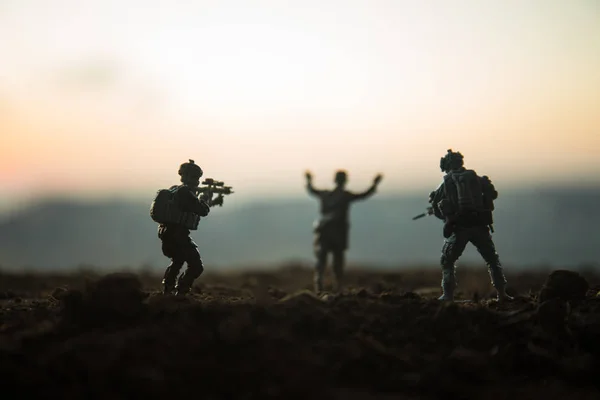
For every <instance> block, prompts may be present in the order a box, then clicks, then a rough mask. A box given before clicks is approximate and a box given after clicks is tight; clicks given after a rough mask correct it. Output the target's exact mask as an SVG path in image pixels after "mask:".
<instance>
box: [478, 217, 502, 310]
mask: <svg viewBox="0 0 600 400" xmlns="http://www.w3.org/2000/svg"><path fill="white" fill-rule="evenodd" d="M471 242H472V243H473V245H475V247H476V248H477V251H478V252H479V254H481V257H483V259H484V261H485V262H486V264H487V266H488V270H489V273H490V279H491V281H492V286H494V288H495V289H496V291H497V292H498V300H499V301H505V300H512V297H510V296H508V295H507V294H506V278H505V276H504V271H503V270H502V264H500V257H499V256H498V253H497V252H496V246H495V245H494V241H493V240H492V236H491V235H490V231H489V229H488V227H487V226H486V227H481V228H478V229H477V230H475V231H474V232H473V234H472V237H471Z"/></svg>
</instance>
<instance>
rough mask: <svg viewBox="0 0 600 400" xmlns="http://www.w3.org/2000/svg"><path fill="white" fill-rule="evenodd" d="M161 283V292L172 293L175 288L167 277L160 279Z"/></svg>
mask: <svg viewBox="0 0 600 400" xmlns="http://www.w3.org/2000/svg"><path fill="white" fill-rule="evenodd" d="M162 285H163V294H172V293H173V291H174V290H175V284H174V283H173V282H169V281H168V280H167V279H163V280H162Z"/></svg>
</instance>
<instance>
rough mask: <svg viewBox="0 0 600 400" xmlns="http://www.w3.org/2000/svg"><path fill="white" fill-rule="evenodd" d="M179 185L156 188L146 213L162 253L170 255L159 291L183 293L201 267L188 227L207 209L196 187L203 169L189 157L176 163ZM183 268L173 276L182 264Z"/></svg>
mask: <svg viewBox="0 0 600 400" xmlns="http://www.w3.org/2000/svg"><path fill="white" fill-rule="evenodd" d="M179 175H180V176H181V182H182V185H175V186H172V187H170V188H169V189H163V190H159V191H158V193H157V196H156V198H155V200H154V202H153V203H152V206H151V208H150V215H151V217H152V219H153V220H154V221H155V222H158V223H159V224H160V225H159V227H158V237H159V239H160V240H161V241H162V252H163V254H164V255H165V256H166V257H168V258H170V259H171V264H169V266H168V267H167V269H166V271H165V274H164V279H163V281H162V283H163V293H165V294H171V293H173V291H175V294H177V295H185V294H187V293H188V292H189V291H190V289H191V287H192V284H193V283H194V280H195V279H196V278H198V277H199V276H200V275H201V274H202V272H203V271H204V266H203V264H202V259H201V258H200V253H199V251H198V246H197V245H196V243H194V241H193V240H192V238H191V237H190V236H189V235H190V229H191V230H196V229H197V228H198V223H199V222H200V217H206V216H207V215H208V213H209V212H210V206H211V205H212V204H210V199H204V198H202V197H201V198H198V197H197V196H196V194H195V192H196V191H197V190H198V185H199V183H200V178H201V177H202V175H203V171H202V169H201V168H200V166H198V165H196V164H195V163H194V160H189V162H187V163H183V164H181V166H180V167H179ZM184 263H187V269H186V271H185V272H184V273H183V274H182V275H181V276H180V277H179V279H177V277H178V276H179V272H180V271H181V268H182V267H183V264H184Z"/></svg>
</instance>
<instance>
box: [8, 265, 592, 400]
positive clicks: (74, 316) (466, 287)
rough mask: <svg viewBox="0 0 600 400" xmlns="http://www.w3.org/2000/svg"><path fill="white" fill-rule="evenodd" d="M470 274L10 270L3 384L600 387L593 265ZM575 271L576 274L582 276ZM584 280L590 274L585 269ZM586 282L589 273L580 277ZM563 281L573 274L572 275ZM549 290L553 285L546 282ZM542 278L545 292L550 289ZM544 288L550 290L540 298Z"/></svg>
mask: <svg viewBox="0 0 600 400" xmlns="http://www.w3.org/2000/svg"><path fill="white" fill-rule="evenodd" d="M461 274H462V275H459V282H461V287H462V292H461V296H462V298H463V299H465V300H471V301H470V302H459V303H453V304H441V303H439V302H438V301H437V300H435V298H434V297H435V296H437V295H439V288H438V286H439V275H438V271H433V272H431V273H429V272H426V271H405V272H403V273H396V274H392V273H379V272H369V271H355V272H351V273H350V274H349V277H348V286H349V288H348V289H347V290H346V291H345V292H344V293H342V294H341V295H332V294H326V295H324V296H320V297H317V296H315V295H313V294H312V293H310V292H309V291H306V290H305V289H306V288H308V287H310V271H307V270H303V269H301V268H288V269H282V270H281V271H277V272H275V273H259V272H253V273H243V274H237V275H229V276H226V275H220V276H218V275H213V276H206V277H202V279H200V285H199V286H197V287H196V288H195V293H194V294H193V295H191V296H189V297H186V298H175V297H172V296H163V295H160V294H159V293H158V292H157V289H158V287H157V282H159V279H158V278H157V277H154V276H151V275H149V274H141V275H134V274H112V275H107V276H99V275H95V274H92V273H87V274H83V273H82V274H76V275H64V276H59V275H28V276H27V275H10V274H4V275H2V276H0V278H1V281H0V282H1V283H0V297H1V298H2V299H1V300H0V303H1V305H2V309H1V314H0V374H1V376H2V382H3V383H2V390H3V393H18V394H19V395H20V396H22V397H26V396H31V395H38V396H43V397H44V398H50V397H52V396H61V398H101V399H107V398H110V399H121V398H142V397H146V398H160V397H162V398H164V397H166V396H169V397H170V396H186V397H189V396H194V397H198V398H204V399H211V398H212V399H217V398H219V399H220V398H259V399H266V398H311V399H318V398H328V399H388V398H389V399H429V398H431V399H433V398H444V399H455V398H456V399H459V398H460V399H463V398H465V399H471V398H472V399H477V398H482V399H483V398H485V399H507V398H510V399H532V398H544V399H554V398H569V399H596V398H599V397H598V396H599V394H600V392H599V391H598V385H599V383H598V376H599V372H600V364H599V363H598V359H599V356H600V345H599V344H598V341H599V340H600V297H597V293H598V289H599V287H598V286H597V283H598V279H597V277H596V276H594V275H593V274H592V273H590V272H589V271H588V273H587V275H585V276H586V278H587V282H586V284H585V287H579V286H581V285H579V286H578V282H579V281H577V279H580V278H577V277H575V278H574V280H573V279H571V278H572V277H571V278H570V277H569V276H566V277H564V276H558V278H559V279H560V282H567V283H568V284H565V285H562V286H565V287H558V286H556V285H555V286H554V287H552V288H550V289H549V288H548V287H549V285H546V287H544V286H543V285H544V281H545V280H546V278H547V271H546V272H542V273H537V274H536V273H530V274H523V275H520V276H516V275H515V276H509V279H510V281H511V282H515V284H514V285H513V286H512V291H513V294H517V295H518V297H517V298H516V299H515V301H514V302H512V303H511V304H508V305H498V304H497V303H496V302H495V301H493V300H491V299H490V298H489V294H490V288H489V283H488V281H487V277H486V275H485V271H480V270H474V271H471V270H465V271H462V272H461ZM570 279H571V280H570ZM581 281H582V282H585V281H583V280H581ZM573 282H574V283H573ZM559 286H560V285H559ZM540 291H541V292H540ZM540 293H541V295H540ZM540 300H543V301H540Z"/></svg>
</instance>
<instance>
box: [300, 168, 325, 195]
mask: <svg viewBox="0 0 600 400" xmlns="http://www.w3.org/2000/svg"><path fill="white" fill-rule="evenodd" d="M304 177H305V178H306V190H307V191H308V193H309V194H311V195H313V196H317V197H320V196H321V195H322V194H323V193H324V192H325V191H324V190H318V189H315V188H314V186H313V184H312V174H311V173H310V172H309V171H306V173H305V174H304Z"/></svg>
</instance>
